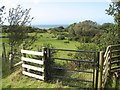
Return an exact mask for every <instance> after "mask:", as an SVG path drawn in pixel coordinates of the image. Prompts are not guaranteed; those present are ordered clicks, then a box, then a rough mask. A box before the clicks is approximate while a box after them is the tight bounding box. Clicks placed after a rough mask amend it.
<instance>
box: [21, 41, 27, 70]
mask: <svg viewBox="0 0 120 90" xmlns="http://www.w3.org/2000/svg"><path fill="white" fill-rule="evenodd" d="M22 49H23V50H24V49H25V44H24V43H23V45H22ZM22 57H26V54H25V53H22ZM22 63H23V64H25V61H22ZM23 71H27V69H25V68H23Z"/></svg>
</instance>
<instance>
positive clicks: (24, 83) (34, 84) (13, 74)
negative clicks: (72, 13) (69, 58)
mask: <svg viewBox="0 0 120 90" xmlns="http://www.w3.org/2000/svg"><path fill="white" fill-rule="evenodd" d="M29 35H30V34H29ZM32 35H33V34H31V36H32ZM37 37H38V38H37V40H36V41H35V43H34V44H32V45H31V46H32V47H34V48H33V50H35V51H36V50H37V49H38V48H39V47H40V48H41V47H42V46H44V45H45V44H51V45H52V46H53V47H54V48H64V49H76V45H79V42H75V41H69V43H64V42H65V41H66V40H57V39H56V38H52V37H53V34H49V33H39V34H38V35H37ZM2 41H3V42H5V43H7V42H8V41H7V39H6V38H4V39H3V40H2ZM8 49H10V48H9V47H8V45H7V44H6V50H8ZM59 54H60V53H59ZM61 55H64V56H66V55H65V54H63V53H62V54H61ZM61 55H60V56H61ZM19 61H20V60H19ZM6 70H7V71H6ZM2 88H68V86H62V85H61V84H60V83H59V82H58V81H54V82H49V83H47V82H43V81H40V80H37V79H34V78H29V77H27V76H24V75H22V73H21V68H15V69H13V70H12V71H10V70H9V69H8V62H6V64H5V65H4V66H3V78H2Z"/></svg>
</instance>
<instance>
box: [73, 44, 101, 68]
mask: <svg viewBox="0 0 120 90" xmlns="http://www.w3.org/2000/svg"><path fill="white" fill-rule="evenodd" d="M77 49H78V50H85V51H88V52H79V53H76V54H75V55H74V56H73V57H74V58H75V59H78V60H88V61H93V62H94V57H95V54H96V52H97V51H98V50H99V47H98V46H97V45H95V44H85V43H83V44H80V45H79V46H77ZM76 66H77V67H78V68H81V69H90V68H92V63H84V62H83V63H78V62H77V63H76Z"/></svg>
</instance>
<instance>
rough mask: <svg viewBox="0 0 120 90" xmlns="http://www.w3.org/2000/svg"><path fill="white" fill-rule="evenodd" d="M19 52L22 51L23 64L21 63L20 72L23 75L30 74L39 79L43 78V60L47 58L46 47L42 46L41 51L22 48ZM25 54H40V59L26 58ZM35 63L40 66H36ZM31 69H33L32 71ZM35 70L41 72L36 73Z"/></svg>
mask: <svg viewBox="0 0 120 90" xmlns="http://www.w3.org/2000/svg"><path fill="white" fill-rule="evenodd" d="M21 53H22V57H21V60H22V61H23V64H22V68H23V71H22V73H23V74H24V75H27V76H30V77H34V78H37V79H40V80H45V65H44V62H45V60H46V59H47V58H46V48H43V49H42V52H36V51H30V50H24V49H22V50H21ZM26 54H31V55H37V56H40V57H42V60H37V59H32V58H27V57H26ZM33 64H34V65H33ZM37 65H41V66H40V67H38V66H37ZM32 71H34V73H33V72H32ZM37 72H40V73H41V74H37Z"/></svg>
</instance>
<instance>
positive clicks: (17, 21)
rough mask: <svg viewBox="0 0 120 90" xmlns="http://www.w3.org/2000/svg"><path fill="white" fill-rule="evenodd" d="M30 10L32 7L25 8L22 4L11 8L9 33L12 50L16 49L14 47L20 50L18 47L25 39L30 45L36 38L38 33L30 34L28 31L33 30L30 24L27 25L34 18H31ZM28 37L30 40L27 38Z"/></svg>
mask: <svg viewBox="0 0 120 90" xmlns="http://www.w3.org/2000/svg"><path fill="white" fill-rule="evenodd" d="M30 10H31V8H30V9H23V8H22V7H21V6H20V5H18V6H17V7H16V8H10V9H9V16H8V23H9V26H8V28H7V32H9V33H8V34H7V35H8V37H9V44H10V45H11V48H12V50H14V49H13V47H14V48H16V49H17V50H18V47H19V46H21V44H22V43H23V41H24V43H25V45H27V44H28V46H29V45H31V44H32V43H33V42H34V41H35V40H36V34H35V36H28V33H29V32H31V31H30V30H33V29H32V28H31V27H30V26H29V27H27V25H29V24H30V22H31V20H32V19H33V17H32V18H31V17H30V15H29V12H30ZM28 37H29V40H27V38H28ZM26 47H27V46H26ZM12 52H13V51H12Z"/></svg>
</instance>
